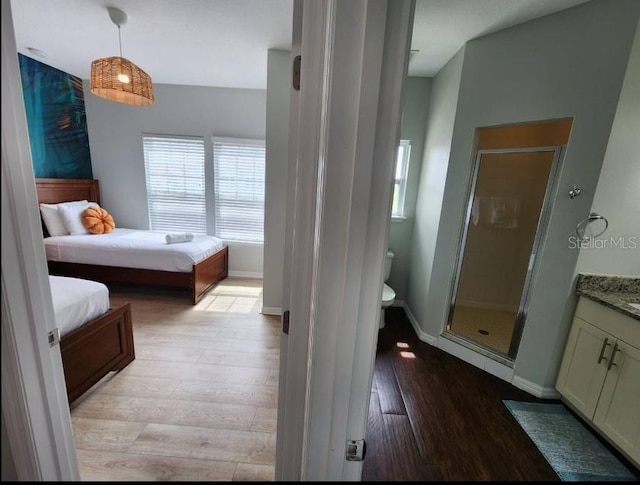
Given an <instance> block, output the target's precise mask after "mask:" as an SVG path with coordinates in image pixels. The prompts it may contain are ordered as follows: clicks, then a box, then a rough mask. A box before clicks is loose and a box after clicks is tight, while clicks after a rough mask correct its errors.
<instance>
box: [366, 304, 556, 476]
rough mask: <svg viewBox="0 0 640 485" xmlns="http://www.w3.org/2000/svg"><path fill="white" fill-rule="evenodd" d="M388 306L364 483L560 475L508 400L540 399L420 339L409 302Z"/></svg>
mask: <svg viewBox="0 0 640 485" xmlns="http://www.w3.org/2000/svg"><path fill="white" fill-rule="evenodd" d="M386 312H387V325H386V326H385V328H384V329H382V330H381V331H380V334H379V337H378V351H377V355H376V363H375V374H374V385H373V386H372V393H371V406H370V411H369V429H368V432H367V447H368V450H367V455H366V457H365V460H364V462H363V474H362V479H363V480H364V481H374V480H375V481H381V480H384V481H408V480H421V481H424V480H437V481H441V480H455V481H460V480H464V481H470V480H473V481H476V480H483V481H484V480H492V481H493V480H496V481H498V480H500V481H503V480H505V481H506V480H551V481H557V480H559V479H558V476H557V475H556V473H555V472H554V471H553V469H552V468H551V466H550V465H549V464H548V463H547V462H546V460H545V459H544V457H543V456H542V455H541V454H540V452H539V451H538V449H537V448H536V446H535V445H534V444H533V442H532V441H531V440H530V439H529V437H528V436H527V435H526V433H525V432H524V431H523V430H522V429H521V428H520V426H519V425H518V424H517V422H516V421H515V419H513V417H512V416H511V414H510V413H509V411H508V410H507V408H506V407H505V406H504V404H503V403H502V400H503V399H514V400H522V401H530V402H531V401H537V402H541V400H540V399H536V398H535V397H533V396H531V395H530V394H527V393H526V392H524V391H521V390H519V389H517V388H515V387H514V386H512V385H511V384H509V383H507V382H505V381H502V380H500V379H498V378H497V377H494V376H492V375H490V374H488V373H486V372H484V371H482V370H480V369H478V368H476V367H473V366H472V365H470V364H467V363H466V362H463V361H462V360H460V359H458V358H456V357H453V356H452V355H449V354H447V353H445V352H443V351H441V350H439V349H437V348H435V347H432V346H430V345H428V344H425V343H423V342H421V341H419V340H418V338H417V337H416V335H415V333H414V331H413V329H412V328H411V325H410V323H409V321H408V320H407V318H406V316H405V314H404V311H403V310H402V309H401V308H388V309H387V310H386Z"/></svg>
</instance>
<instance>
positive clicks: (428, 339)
mask: <svg viewBox="0 0 640 485" xmlns="http://www.w3.org/2000/svg"><path fill="white" fill-rule="evenodd" d="M402 308H403V309H404V313H405V314H406V315H407V318H408V319H409V321H410V322H411V326H412V327H413V331H414V332H415V333H416V335H417V336H418V338H419V339H420V340H421V341H422V342H424V343H427V344H429V345H433V346H434V347H435V346H436V345H437V344H438V338H437V337H433V336H431V335H429V334H428V333H425V332H423V331H422V329H421V328H420V325H419V324H418V320H416V317H415V316H414V315H413V313H412V312H411V309H410V308H409V305H407V304H406V303H404V305H403V306H402Z"/></svg>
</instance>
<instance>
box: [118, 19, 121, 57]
mask: <svg viewBox="0 0 640 485" xmlns="http://www.w3.org/2000/svg"><path fill="white" fill-rule="evenodd" d="M118 44H119V45H120V57H122V32H121V31H120V26H119V25H118Z"/></svg>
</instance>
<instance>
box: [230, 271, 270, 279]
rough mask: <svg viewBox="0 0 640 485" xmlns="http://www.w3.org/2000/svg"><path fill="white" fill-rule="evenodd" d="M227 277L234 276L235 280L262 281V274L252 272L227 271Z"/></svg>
mask: <svg viewBox="0 0 640 485" xmlns="http://www.w3.org/2000/svg"><path fill="white" fill-rule="evenodd" d="M229 276H235V277H236V278H253V279H257V280H261V279H262V273H254V272H252V271H231V270H229Z"/></svg>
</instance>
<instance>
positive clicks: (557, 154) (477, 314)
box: [446, 122, 570, 360]
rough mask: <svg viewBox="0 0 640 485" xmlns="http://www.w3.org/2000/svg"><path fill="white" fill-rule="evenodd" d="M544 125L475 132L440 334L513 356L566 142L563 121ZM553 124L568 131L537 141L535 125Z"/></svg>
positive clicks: (548, 128) (538, 128)
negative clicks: (464, 206) (448, 300)
mask: <svg viewBox="0 0 640 485" xmlns="http://www.w3.org/2000/svg"><path fill="white" fill-rule="evenodd" d="M546 125H548V126H541V124H540V123H533V124H529V125H516V126H515V127H513V126H510V127H503V128H492V129H491V130H492V132H491V134H489V133H488V132H486V131H485V132H483V131H482V130H480V132H479V137H478V138H479V142H478V147H479V148H478V149H477V150H476V154H475V161H474V165H473V173H472V178H471V184H470V190H469V199H468V203H467V210H466V217H465V218H464V221H463V227H462V230H461V241H460V251H459V254H458V260H457V265H456V273H455V275H456V276H455V280H454V285H453V289H452V296H451V306H450V310H449V317H448V320H447V328H446V331H447V333H449V334H450V335H453V336H456V337H459V338H461V339H462V340H463V341H467V342H470V343H472V344H475V345H478V346H480V347H482V348H484V349H486V350H488V351H489V352H490V353H494V354H497V355H498V356H500V357H504V358H507V359H508V360H513V359H514V358H515V356H516V353H517V349H518V344H519V340H520V336H521V334H522V328H523V326H524V323H525V320H526V306H527V301H528V293H529V286H530V282H531V278H532V274H533V270H534V264H535V259H536V254H537V252H538V246H539V244H540V241H541V240H542V237H543V235H544V231H545V227H546V215H547V212H548V209H549V204H550V199H551V193H552V192H553V187H554V185H555V184H554V181H555V174H556V173H557V168H558V165H559V163H560V158H561V153H562V147H563V145H564V144H566V142H567V139H568V129H567V126H566V122H556V123H555V124H554V123H546ZM569 127H570V123H569ZM558 129H560V130H561V131H563V133H565V134H566V136H559V137H557V136H556V137H554V136H548V134H547V135H544V136H542V137H541V138H540V132H541V130H542V131H543V132H546V131H548V132H549V134H552V133H553V132H554V130H558ZM509 133H510V134H509ZM496 135H497V136H496ZM565 138H566V139H565ZM549 141H551V142H555V143H557V144H553V145H547V144H546V143H545V142H549ZM505 145H506V146H505ZM527 145H528V146H527Z"/></svg>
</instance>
